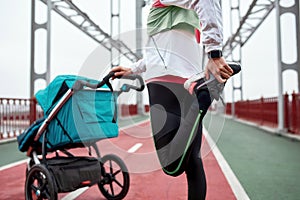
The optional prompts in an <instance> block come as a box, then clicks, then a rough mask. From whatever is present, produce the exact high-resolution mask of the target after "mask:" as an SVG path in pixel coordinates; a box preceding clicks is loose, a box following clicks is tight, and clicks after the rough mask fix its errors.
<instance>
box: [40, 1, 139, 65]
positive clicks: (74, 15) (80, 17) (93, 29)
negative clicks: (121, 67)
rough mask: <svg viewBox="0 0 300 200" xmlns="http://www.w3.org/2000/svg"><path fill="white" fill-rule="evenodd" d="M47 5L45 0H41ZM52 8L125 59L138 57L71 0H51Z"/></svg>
mask: <svg viewBox="0 0 300 200" xmlns="http://www.w3.org/2000/svg"><path fill="white" fill-rule="evenodd" d="M41 1H42V2H43V3H45V4H46V5H47V0H41ZM51 2H52V8H53V10H54V11H55V12H56V13H58V14H59V15H60V16H62V17H63V18H64V19H66V20H67V21H69V22H70V23H71V24H73V25H74V26H76V27H77V28H78V29H80V30H81V31H82V32H84V33H85V34H87V35H88V36H89V37H90V38H92V39H93V40H95V41H96V42H98V43H99V44H100V45H102V46H103V47H104V48H106V49H107V50H109V51H111V50H112V49H115V50H117V51H119V52H120V54H122V55H124V56H125V57H126V58H127V59H129V60H130V61H132V62H135V61H137V60H138V59H139V57H138V55H137V54H135V53H134V52H133V51H132V50H131V49H130V48H129V47H128V46H127V45H126V44H125V43H124V42H122V41H121V40H119V39H113V38H112V37H111V36H110V35H109V34H108V33H106V32H105V31H103V30H102V29H101V28H100V27H99V26H98V25H97V24H96V23H95V22H93V21H92V20H91V19H90V18H89V16H88V15H87V14H86V13H84V12H83V11H81V10H80V9H79V8H78V7H77V6H76V5H75V4H74V3H73V2H72V1H71V0H52V1H51Z"/></svg>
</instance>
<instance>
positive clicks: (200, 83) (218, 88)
mask: <svg viewBox="0 0 300 200" xmlns="http://www.w3.org/2000/svg"><path fill="white" fill-rule="evenodd" d="M227 64H228V65H229V67H231V69H232V70H233V74H232V76H233V75H235V74H237V73H239V72H240V71H241V65H240V64H239V63H235V62H227ZM225 83H226V82H225ZM225 83H219V82H218V81H217V79H215V77H214V76H213V75H212V74H210V76H209V79H208V80H207V79H206V78H205V75H204V73H200V74H196V75H195V76H192V77H191V78H189V79H188V80H187V81H186V82H185V83H184V88H185V89H186V90H188V91H189V92H191V91H193V92H195V93H196V94H197V93H198V91H200V90H201V89H206V90H208V91H209V93H210V96H211V98H212V99H216V100H217V101H218V100H219V99H221V101H222V103H223V104H224V101H223V99H222V97H221V94H222V91H223V89H224V86H225Z"/></svg>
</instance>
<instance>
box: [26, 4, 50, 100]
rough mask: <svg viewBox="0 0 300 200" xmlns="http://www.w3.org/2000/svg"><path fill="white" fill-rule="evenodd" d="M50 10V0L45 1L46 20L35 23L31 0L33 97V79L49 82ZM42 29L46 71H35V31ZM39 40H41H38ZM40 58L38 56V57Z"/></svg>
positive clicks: (33, 84)
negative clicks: (44, 32)
mask: <svg viewBox="0 0 300 200" xmlns="http://www.w3.org/2000/svg"><path fill="white" fill-rule="evenodd" d="M51 10H52V1H51V0H48V1H47V20H46V22H44V23H37V21H36V0H31V49H30V97H33V96H34V94H35V92H36V91H35V81H36V80H38V79H42V80H45V81H46V84H47V85H48V84H49V81H50V64H51V63H50V55H51V54H50V52H51ZM40 29H44V30H45V31H46V32H47V36H46V37H47V38H46V42H47V44H46V52H45V54H44V55H45V56H46V63H45V64H46V71H45V72H43V73H37V72H36V71H37V69H36V60H37V58H38V56H36V55H37V54H36V53H37V52H36V49H35V47H36V46H35V44H36V38H37V37H36V33H37V31H38V30H40ZM39 42H41V41H39ZM39 44H40V43H39ZM39 59H40V57H39Z"/></svg>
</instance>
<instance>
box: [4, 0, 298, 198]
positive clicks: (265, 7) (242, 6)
mask: <svg viewBox="0 0 300 200" xmlns="http://www.w3.org/2000/svg"><path fill="white" fill-rule="evenodd" d="M94 3H95V2H94ZM80 5H82V4H81V2H80V1H79V0H78V1H71V0H31V1H30V8H31V11H30V12H31V19H30V30H31V31H30V32H31V36H30V38H31V39H30V41H31V42H30V48H29V50H30V66H29V69H30V89H29V95H28V98H18V97H1V96H0V142H1V144H0V149H1V151H0V152H1V157H2V158H5V159H3V161H2V162H1V163H0V174H1V177H4V178H3V179H2V181H3V183H2V185H4V188H5V189H4V190H2V191H1V192H0V199H23V195H24V194H23V190H24V181H25V180H23V179H25V177H22V182H20V181H19V179H18V178H17V177H21V176H22V175H23V174H24V170H25V167H26V166H25V158H26V156H25V155H24V154H21V153H20V152H18V150H17V142H16V137H17V136H18V135H20V134H21V133H22V132H23V131H24V130H25V129H26V128H28V126H29V125H30V124H32V123H33V122H34V121H36V120H37V119H39V118H41V117H42V116H43V111H42V110H41V108H40V107H39V106H38V105H37V102H36V100H35V98H33V97H34V94H35V93H36V92H37V90H38V89H39V84H37V83H40V81H41V80H43V81H44V84H45V85H47V84H48V83H49V82H50V81H51V80H52V79H53V77H52V68H53V66H52V60H53V59H52V57H51V55H52V52H53V46H54V44H53V32H55V24H54V23H53V18H55V19H59V20H64V21H66V22H67V23H69V24H70V27H73V28H74V30H75V29H76V30H78V31H79V32H80V33H82V34H84V35H86V36H87V38H89V39H90V40H91V41H92V42H94V43H95V44H97V45H99V47H98V48H99V49H101V50H100V51H101V52H107V53H108V54H105V55H109V56H108V57H109V58H106V59H108V60H109V63H105V64H109V67H113V66H117V65H120V64H130V63H132V62H135V61H137V60H138V59H139V58H141V57H142V51H141V49H142V45H143V42H142V41H143V39H145V38H143V37H144V35H143V31H142V28H143V27H144V24H143V17H144V14H145V11H147V9H149V7H150V6H151V2H150V1H142V0H136V1H133V0H132V1H131V5H132V6H133V7H134V10H135V30H134V31H132V32H131V35H134V37H133V40H134V41H133V42H132V41H131V40H132V38H130V39H127V38H126V37H125V38H124V37H123V36H124V35H125V36H127V35H126V33H125V34H122V30H121V25H122V23H124V22H123V21H122V16H123V15H122V11H124V9H126V8H124V6H125V7H126V6H128V5H124V2H122V1H120V0H111V1H109V3H106V4H105V5H104V4H103V5H101V6H105V8H104V9H101V10H105V12H106V14H107V13H108V15H109V18H108V19H109V20H105V21H101V20H100V22H99V23H96V20H95V19H94V18H93V17H92V16H93V13H92V12H88V9H86V7H84V6H82V7H81V6H80ZM222 7H223V13H224V17H225V18H226V17H227V18H226V19H229V20H227V21H226V22H225V23H226V25H227V26H226V27H224V29H225V31H227V35H228V37H226V38H225V41H224V48H223V51H224V56H225V58H226V59H228V60H233V61H236V62H240V63H242V66H243V70H242V73H241V74H239V75H238V76H237V77H234V78H232V82H230V83H228V84H227V86H226V87H227V88H226V89H225V93H224V96H225V101H226V106H225V107H223V106H222V105H221V104H219V103H215V104H213V106H212V107H211V109H210V113H209V114H208V116H207V117H206V121H205V128H206V130H205V134H204V141H205V142H204V145H203V147H202V152H201V153H202V155H203V157H204V165H205V167H206V171H207V179H208V199H278V198H279V199H297V198H298V197H299V190H298V189H297V186H298V185H299V183H300V182H299V180H300V177H299V176H298V175H299V174H300V173H299V170H297V169H299V166H300V160H299V156H298V155H297V152H299V150H300V149H299V148H300V145H299V144H300V143H299V142H298V141H300V112H299V110H300V94H299V88H300V63H299V58H300V53H299V46H300V43H299V41H300V38H299V37H300V29H299V25H300V22H299V20H300V19H299V1H285V0H253V1H252V0H251V1H248V2H247V3H244V2H243V3H241V2H240V0H230V1H226V2H224V1H222ZM40 9H44V13H47V14H46V17H45V18H44V19H46V20H45V21H43V22H42V23H41V20H40V19H39V17H40V13H39V12H41V11H40ZM270 19H272V20H273V21H270ZM265 23H269V24H270V23H271V24H273V27H274V29H273V30H275V32H266V33H265V38H263V40H261V41H262V43H263V42H264V40H267V39H268V37H273V38H274V39H275V41H276V45H275V46H276V48H277V49H276V50H274V49H270V47H269V46H264V45H263V44H261V45H260V46H258V47H255V46H254V47H252V49H251V51H250V50H249V46H251V44H253V43H255V40H258V38H257V37H256V34H259V31H260V30H262V29H263V30H265V29H264V25H265ZM287 27H288V30H287ZM41 30H42V31H44V32H45V33H46V35H44V36H45V38H43V39H41V38H40V37H39V32H40V31H41ZM270 35H272V36H270ZM256 44H257V41H256ZM287 44H292V45H294V46H292V47H290V46H288V47H287ZM39 45H44V47H45V48H44V49H43V50H44V51H43V52H40V51H39V50H40V49H39V47H38V46H39ZM260 47H263V48H264V49H253V48H260ZM98 48H97V51H98V50H99V49H98ZM260 50H261V51H260ZM244 51H245V52H251V54H252V55H247V54H246V53H244ZM256 52H257V54H256ZM259 52H263V53H265V56H264V55H261V54H259ZM270 52H273V54H272V53H270ZM274 52H275V54H276V55H274ZM270 55H271V56H270ZM41 56H44V58H43V59H42V60H43V61H44V62H45V63H43V64H44V68H45V70H44V72H42V73H40V72H39V71H40V70H39V67H40V64H41V63H40V62H37V57H41ZM251 56H252V57H254V58H257V61H255V62H251V64H249V62H245V61H248V60H247V57H251ZM203 63H204V60H203ZM253 63H255V66H253ZM268 63H273V64H274V66H272V68H271V69H272V70H273V71H275V72H276V73H270V74H271V75H274V74H277V77H276V78H274V77H268V76H269V75H268V74H265V75H262V76H259V75H253V76H252V77H251V76H249V74H245V73H247V72H249V70H248V69H250V68H254V69H256V70H257V73H260V70H262V68H264V66H263V65H266V64H268ZM269 69H270V67H269ZM264 72H265V71H264ZM290 72H292V73H293V74H296V76H294V75H293V76H294V77H296V78H295V79H293V81H292V85H290V80H289V79H291V78H290V76H289V75H290ZM287 74H288V76H287ZM271 75H270V76H271ZM257 77H264V78H265V84H266V87H267V86H268V84H269V85H271V86H272V87H273V88H277V89H276V92H277V93H276V94H275V95H274V93H272V95H273V96H271V97H270V96H269V94H268V93H266V94H262V93H261V92H260V88H259V87H264V85H256V86H255V79H256V78H257ZM268 79H271V80H274V79H276V82H271V83H269V82H268ZM249 80H251V81H249ZM249 82H251V83H250V85H254V86H252V87H254V88H255V87H256V91H257V93H255V96H254V97H252V96H249V95H248V94H250V92H248V91H247V90H249V87H247V86H249ZM257 82H259V81H258V80H257ZM262 82H263V81H262ZM287 85H289V88H288V90H289V91H285V90H287ZM268 87H270V86H268ZM268 87H267V88H268ZM261 90H262V91H265V90H263V88H261ZM290 91H292V92H290ZM16 93H17V91H16ZM245 94H247V95H245ZM251 94H253V93H251ZM144 95H146V94H145V93H134V95H133V96H134V98H133V99H134V102H131V103H130V104H128V103H127V102H126V101H127V99H126V98H124V100H123V101H120V102H119V110H120V122H119V123H120V127H122V128H121V133H120V137H118V139H116V140H113V143H114V144H116V146H119V147H120V149H121V150H122V151H121V152H116V153H117V154H120V156H121V157H122V159H123V160H124V161H125V162H126V164H127V165H128V166H129V169H130V170H131V171H132V188H131V189H130V192H129V194H128V196H127V199H155V198H157V196H155V195H157V187H155V186H152V187H149V188H148V189H145V188H143V187H141V185H142V183H146V182H147V181H146V180H145V179H151V180H152V179H153V178H152V177H153V176H155V177H157V179H153V181H154V183H155V184H156V185H157V186H158V185H159V187H160V188H162V190H164V191H161V193H159V194H160V195H161V197H163V199H174V198H175V196H177V197H178V198H179V199H186V193H185V192H186V188H182V189H180V190H179V189H178V188H180V187H181V186H180V183H181V182H185V179H184V177H179V178H178V179H177V180H176V181H174V180H173V179H168V178H167V177H166V176H164V175H163V174H162V173H161V172H160V171H159V169H158V168H152V171H151V170H150V171H149V169H147V166H146V165H147V164H148V165H150V164H149V162H150V163H151V161H153V163H156V164H157V160H156V158H155V156H153V155H152V154H151V152H153V146H152V145H153V144H152V143H151V136H150V135H151V129H150V122H149V115H148V114H149V113H148V112H149V106H148V105H147V102H146V101H145V100H144V97H143V96H144ZM262 95H263V96H262ZM264 95H266V96H264ZM245 96H246V98H245ZM131 98H132V97H131ZM140 133H141V134H142V137H139V136H137V135H138V134H140ZM277 136H282V137H277ZM137 144H138V146H140V148H138V149H136V152H135V153H133V154H137V155H144V154H150V157H149V159H150V160H148V161H145V160H142V161H141V160H139V159H140V158H139V159H137V158H136V157H134V155H133V154H132V153H128V152H127V151H129V149H131V147H134V146H135V145H137ZM100 146H101V145H100ZM101 151H103V152H105V153H110V152H109V151H110V149H109V148H108V149H106V146H105V147H104V148H103V150H102V149H101ZM7 154H9V155H12V156H9V157H7V156H6V155H7ZM137 162H138V163H141V162H145V165H143V164H142V166H141V168H139V169H137V167H136V165H137V164H138V163H137ZM153 163H152V164H153ZM224 163H225V164H224ZM154 166H156V167H157V165H154ZM152 167H153V166H152ZM153 169H155V170H153ZM283 169H285V170H283ZM141 170H144V171H143V172H145V173H143V172H142V171H141ZM146 171H147V173H146ZM12 174H14V176H12ZM274 177H276V178H274ZM282 180H283V181H284V183H285V184H284V185H282V184H281V183H282ZM8 182H11V183H12V184H10V185H9V184H7V183H8ZM18 182H19V183H18ZM171 182H172V184H171ZM148 184H149V185H151V182H149V183H148ZM11 185H15V187H14V189H13V190H12V191H10V192H8V191H9V190H10V188H12V187H13V186H11ZM166 185H167V186H168V187H167V186H166ZM95 193H96V191H95V188H86V190H84V191H82V192H78V194H77V193H76V195H77V196H76V195H75V194H73V193H69V194H63V195H61V196H59V198H60V199H75V198H76V199H87V198H88V199H92V197H93V196H94V194H95ZM74 195H75V196H76V197H74Z"/></svg>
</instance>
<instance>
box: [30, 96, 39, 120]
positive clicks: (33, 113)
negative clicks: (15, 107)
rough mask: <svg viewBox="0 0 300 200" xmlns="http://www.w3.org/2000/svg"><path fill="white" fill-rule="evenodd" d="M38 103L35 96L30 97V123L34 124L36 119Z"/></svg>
mask: <svg viewBox="0 0 300 200" xmlns="http://www.w3.org/2000/svg"><path fill="white" fill-rule="evenodd" d="M36 105H37V101H36V99H35V98H31V99H30V115H29V116H30V119H29V121H30V124H33V122H35V121H36Z"/></svg>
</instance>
